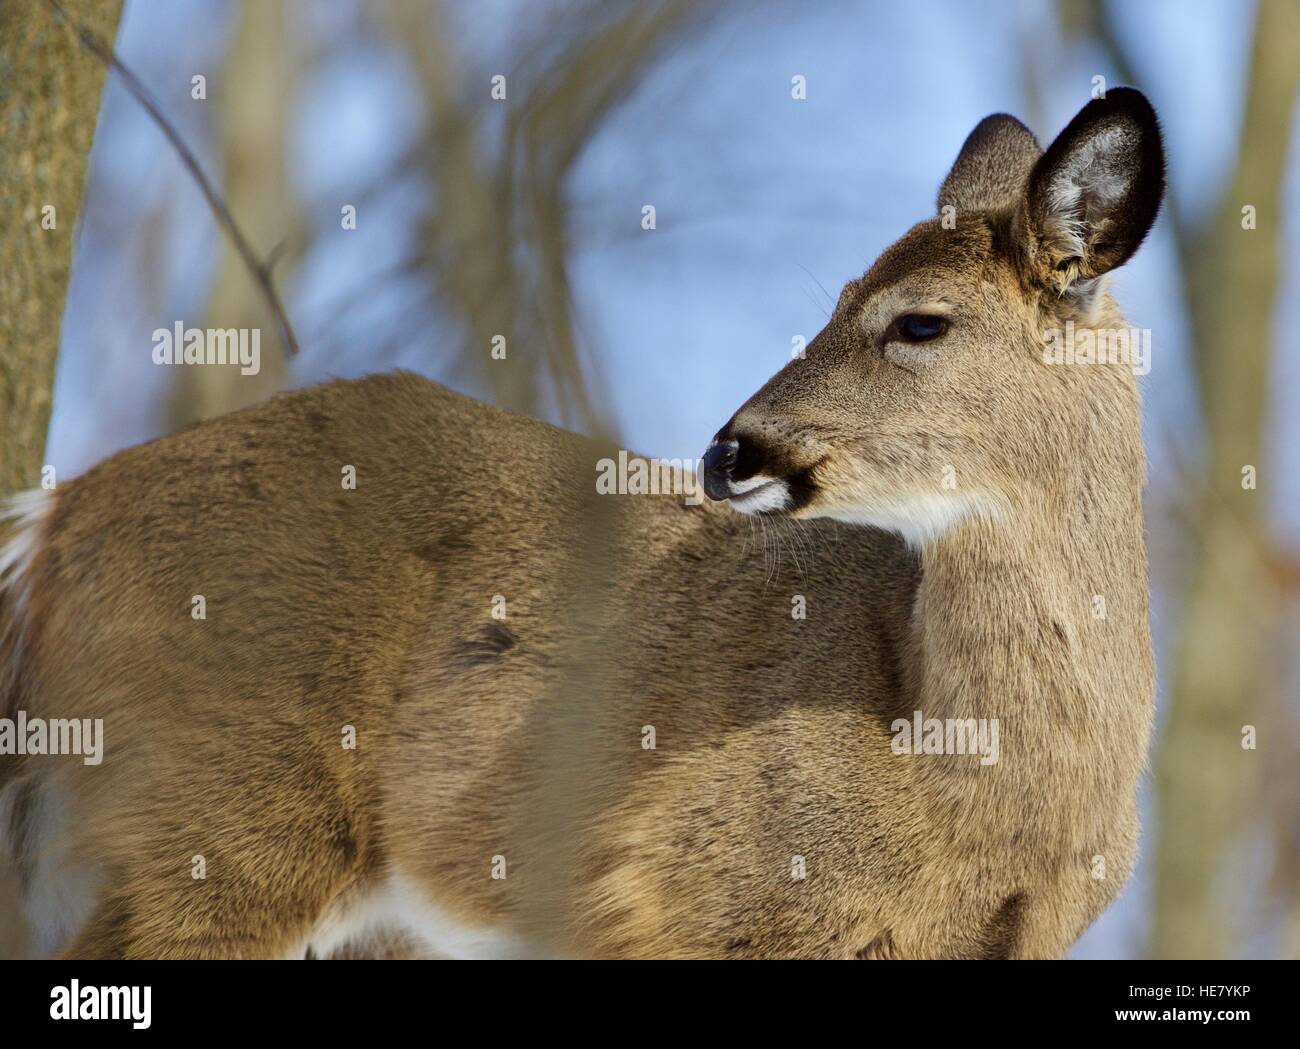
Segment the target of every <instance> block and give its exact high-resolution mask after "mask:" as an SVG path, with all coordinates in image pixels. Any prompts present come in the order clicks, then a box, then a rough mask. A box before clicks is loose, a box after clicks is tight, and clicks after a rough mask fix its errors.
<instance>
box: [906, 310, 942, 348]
mask: <svg viewBox="0 0 1300 1049" xmlns="http://www.w3.org/2000/svg"><path fill="white" fill-rule="evenodd" d="M947 330H948V319H947V318H946V317H936V316H933V315H932V314H928V313H908V314H905V315H903V316H902V317H899V318H898V320H896V321H895V322H894V331H895V332H897V333H898V337H899V338H900V339H901V340H902V341H903V342H929V341H930V340H931V339H937V338H938V337H939V336H940V335H942V334H943V333H944V332H946V331H947Z"/></svg>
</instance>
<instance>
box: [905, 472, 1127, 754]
mask: <svg viewBox="0 0 1300 1049" xmlns="http://www.w3.org/2000/svg"><path fill="white" fill-rule="evenodd" d="M1082 490H1083V491H1091V490H1096V489H1093V488H1092V487H1091V486H1084V487H1083V489H1082ZM1132 495H1133V497H1132V498H1131V499H1118V500H1113V502H1112V503H1111V504H1110V505H1109V506H1106V507H1103V506H1101V505H1097V504H1095V503H1089V502H1087V501H1086V500H1085V501H1080V500H1078V499H1077V498H1076V499H1075V500H1064V499H1049V498H1044V499H1042V500H1040V501H1039V503H1038V504H1037V505H1034V506H1022V507H1018V508H1017V512H1016V513H1014V514H1008V515H1005V516H1004V518H1003V519H1002V520H999V521H989V520H984V519H981V520H976V521H970V522H968V523H966V524H964V525H962V526H960V527H958V528H956V529H954V530H953V531H951V532H950V533H948V534H947V535H945V536H943V537H941V538H940V539H938V540H936V541H935V542H933V543H932V544H931V545H930V546H928V547H927V548H926V549H925V551H924V552H923V555H922V569H923V578H922V582H921V584H920V587H919V589H918V591H917V597H916V603H915V606H914V609H913V619H912V639H913V644H914V646H915V652H914V655H915V660H914V664H913V666H914V672H916V673H917V674H918V675H919V676H918V678H917V679H916V682H915V684H916V686H917V690H916V695H917V697H918V705H919V706H920V707H921V708H922V710H923V713H924V716H925V717H927V718H929V717H933V718H937V719H941V720H942V719H948V718H954V719H958V718H960V719H965V718H977V719H993V718H997V719H999V722H1000V727H1001V730H1002V739H1003V741H1004V742H1005V743H1008V744H1011V745H1012V746H1013V747H1015V748H1017V749H1020V748H1023V749H1024V751H1025V753H1024V754H1023V755H1020V757H1021V758H1023V757H1026V756H1030V757H1031V758H1032V759H1033V760H1032V761H1020V762H1019V763H1020V764H1022V765H1025V766H1027V765H1030V764H1033V763H1034V762H1041V761H1051V760H1053V759H1054V758H1056V757H1059V751H1060V750H1061V748H1062V744H1068V749H1071V750H1072V751H1074V750H1076V749H1077V748H1083V749H1087V750H1090V751H1092V750H1095V749H1096V748H1097V747H1106V746H1110V745H1111V741H1110V737H1111V736H1112V734H1116V733H1129V734H1130V735H1134V736H1140V737H1141V738H1142V739H1143V740H1144V739H1145V731H1144V729H1143V725H1144V724H1145V723H1146V718H1147V716H1148V714H1149V711H1148V710H1147V709H1145V708H1146V704H1144V703H1143V702H1142V700H1143V698H1144V694H1145V696H1147V697H1149V693H1150V691H1151V654H1150V635H1149V627H1148V622H1147V593H1146V583H1147V574H1146V556H1145V549H1144V545H1143V539H1142V525H1141V507H1140V494H1139V492H1138V491H1137V486H1134V492H1133V493H1132ZM1071 504H1073V505H1074V507H1075V509H1074V510H1073V511H1072V512H1060V511H1059V508H1060V507H1062V506H1068V505H1071ZM1054 508H1055V509H1057V512H1055V513H1053V512H1051V510H1052V509H1054ZM1126 705H1127V706H1126ZM1048 745H1050V746H1048Z"/></svg>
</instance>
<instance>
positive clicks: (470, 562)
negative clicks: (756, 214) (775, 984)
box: [0, 88, 1165, 959]
mask: <svg viewBox="0 0 1300 1049" xmlns="http://www.w3.org/2000/svg"><path fill="white" fill-rule="evenodd" d="M1163 158H1164V154H1163V148H1162V144H1161V134H1160V129H1159V126H1158V123H1157V119H1156V115H1155V113H1154V111H1153V109H1152V107H1151V105H1150V104H1149V102H1148V101H1147V100H1146V98H1145V97H1144V96H1143V95H1142V94H1141V93H1140V92H1138V91H1136V90H1134V89H1130V88H1117V89H1112V90H1110V91H1109V92H1107V93H1106V94H1105V95H1104V97H1097V98H1093V99H1091V100H1090V101H1088V102H1087V104H1086V105H1085V106H1083V108H1082V109H1081V110H1080V111H1079V112H1078V114H1077V115H1076V116H1075V117H1074V119H1073V120H1071V122H1070V123H1069V124H1068V125H1067V126H1066V127H1065V129H1064V130H1063V131H1062V132H1061V133H1060V135H1059V136H1058V137H1057V138H1056V139H1055V140H1054V141H1053V142H1052V143H1051V144H1050V145H1049V146H1048V148H1047V149H1046V150H1044V149H1042V148H1041V146H1040V145H1039V144H1038V142H1037V140H1036V139H1035V137H1034V135H1033V134H1032V133H1031V132H1030V131H1029V129H1028V128H1026V127H1025V125H1024V124H1022V123H1021V122H1020V121H1018V120H1017V119H1015V118H1014V117H1011V116H1008V115H1005V114H997V115H993V116H990V117H988V118H986V119H984V120H983V121H982V122H980V123H979V124H978V125H977V126H976V127H975V129H974V130H973V131H972V132H971V134H970V136H969V137H968V138H967V139H966V141H965V143H964V145H963V146H962V147H961V150H960V152H959V154H958V155H957V158H956V161H955V162H954V164H953V166H952V168H951V170H950V172H949V173H948V175H947V176H946V178H945V179H944V181H943V183H942V186H941V188H940V189H939V193H938V201H937V203H938V207H937V209H936V214H935V215H934V216H932V217H930V218H928V219H925V220H924V221H921V222H920V223H919V224H917V225H915V226H913V227H912V228H911V229H910V230H909V231H908V232H907V233H905V234H904V235H903V236H902V237H901V239H899V240H898V241H897V242H895V243H894V244H893V245H892V246H891V247H889V248H888V249H887V250H885V251H884V253H883V254H882V255H881V256H880V257H879V259H878V260H877V261H876V262H875V263H874V264H873V265H872V266H871V267H870V269H869V270H867V272H866V273H865V274H864V275H863V276H861V277H859V278H856V279H853V280H850V281H849V282H848V283H847V284H846V285H845V287H844V289H843V291H842V293H841V294H840V296H839V301H838V303H837V305H836V306H835V309H834V312H833V314H832V315H831V317H830V319H829V320H828V321H827V323H826V325H825V327H824V329H823V330H822V331H821V332H820V333H819V334H818V335H817V336H816V337H815V338H814V339H813V340H812V341H811V342H810V343H809V344H808V345H807V347H806V350H805V352H804V353H803V354H802V355H800V356H797V357H795V358H794V359H792V360H790V361H789V362H788V363H787V364H785V366H784V367H783V368H782V369H781V370H780V371H779V372H778V373H777V374H776V375H775V376H774V377H773V378H772V379H771V380H770V381H768V382H767V383H766V385H764V386H763V387H762V388H761V389H759V390H758V391H757V392H756V393H755V394H754V395H753V396H752V397H750V399H749V400H748V401H746V402H745V403H744V404H743V405H742V406H741V407H740V408H739V410H737V411H736V412H735V414H734V415H732V416H731V418H730V420H729V421H728V422H727V423H726V424H725V425H724V426H723V427H722V428H721V430H720V431H718V433H717V436H716V437H715V438H714V439H713V441H712V443H711V444H710V446H709V447H708V449H707V450H706V451H705V453H704V455H703V457H702V460H701V464H700V468H699V475H698V476H699V477H700V478H701V480H702V484H703V488H704V492H705V494H707V496H708V497H709V498H708V499H707V500H706V499H700V500H697V501H695V502H691V501H690V500H685V499H683V498H681V496H680V493H673V492H667V493H664V492H661V493H659V494H656V495H641V496H634V495H621V496H619V495H615V496H611V495H606V494H601V493H598V492H596V491H595V487H594V485H593V477H594V476H595V474H596V470H597V465H596V464H597V463H598V462H599V461H600V460H601V459H602V458H604V457H607V456H608V454H609V452H610V449H609V444H610V442H608V441H602V440H600V439H592V438H588V437H583V436H579V435H576V434H573V433H569V432H566V431H564V430H561V429H558V428H555V427H552V426H550V425H548V424H546V423H543V422H540V421H537V420H533V419H530V418H525V417H522V416H518V415H514V414H510V413H507V412H505V411H502V410H500V409H498V408H496V407H493V406H490V405H487V404H484V403H480V402H478V401H475V400H471V399H469V398H467V397H464V396H462V395H460V394H457V393H454V392H452V391H450V390H448V389H446V388H444V387H442V386H439V385H437V384H435V383H433V382H431V381H429V380H427V379H424V378H421V377H419V376H417V375H414V374H411V373H406V372H397V373H392V374H379V375H373V376H370V377H367V378H364V379H360V380H354V381H333V382H329V383H326V384H323V385H319V386H315V387H311V388H308V389H303V390H299V391H295V392H290V393H286V394H283V395H280V396H278V397H275V398H274V399H271V400H269V401H267V402H265V403H262V404H259V405H256V406H253V407H251V408H248V409H245V410H242V411H238V412H235V413H233V414H229V415H225V416H222V417H219V418H215V419H211V420H208V421H205V422H203V423H201V424H199V425H197V426H195V427H193V428H191V429H188V430H186V431H183V432H180V433H176V434H173V435H170V436H167V437H165V438H162V439H159V440H156V441H153V442H151V443H147V444H144V445H141V446H138V447H135V448H131V449H127V450H125V451H122V452H120V453H118V454H116V455H113V456H112V457H111V458H108V459H107V460H106V461H103V462H101V463H100V464H98V465H96V466H94V467H93V468H91V469H89V470H88V471H87V472H85V473H83V474H81V475H80V476H78V477H75V478H73V479H71V480H68V481H64V482H61V483H60V484H59V485H58V486H57V488H55V489H54V490H50V491H44V490H41V491H36V492H33V493H27V494H25V495H22V496H20V497H19V498H18V499H16V500H15V501H14V502H13V503H12V504H11V506H10V510H9V517H10V529H9V538H8V541H7V545H6V547H5V553H4V555H3V559H2V560H0V566H2V568H0V571H2V573H3V590H2V592H0V638H3V646H4V647H3V678H2V679H0V680H2V681H3V703H2V707H3V713H4V715H5V718H6V719H7V723H8V724H9V725H10V729H9V740H10V743H9V745H8V746H6V745H4V736H3V734H0V750H2V751H3V755H0V777H2V782H3V791H4V821H5V822H4V827H5V839H6V844H7V846H8V848H9V849H10V851H11V853H12V855H13V857H14V862H15V864H16V868H17V870H18V872H19V874H20V879H21V884H22V886H23V896H24V907H25V908H26V913H27V915H28V919H29V921H30V924H31V927H32V930H33V940H34V946H33V950H34V951H35V953H38V954H42V955H50V956H57V957H64V958H77V959H81V958H264V957H283V958H294V957H327V956H336V955H339V954H343V955H349V954H350V955H353V956H355V954H356V953H357V952H358V951H361V952H362V953H365V950H367V949H368V948H362V947H359V946H358V945H360V944H366V943H370V944H380V945H382V944H383V943H384V942H386V939H385V938H386V937H392V938H395V939H396V940H397V941H399V942H401V943H402V944H404V945H405V946H403V948H402V953H414V954H419V955H421V956H444V957H480V956H489V957H592V958H735V959H741V958H820V959H834V958H841V959H891V958H971V959H1003V958H1055V957H1060V956H1062V955H1063V954H1065V953H1066V952H1067V951H1068V950H1069V949H1070V947H1071V945H1072V944H1073V943H1074V942H1075V941H1076V940H1077V939H1078V937H1079V936H1080V935H1081V934H1082V933H1083V931H1084V930H1085V929H1087V928H1088V926H1089V925H1090V924H1091V923H1092V922H1093V921H1094V920H1095V919H1096V918H1097V917H1098V916H1099V915H1100V914H1101V913H1102V912H1103V911H1104V910H1105V909H1106V908H1107V906H1108V905H1109V904H1110V903H1111V901H1112V900H1113V899H1114V898H1115V897H1116V895H1117V894H1118V893H1119V891H1120V890H1121V888H1122V887H1123V885H1124V884H1125V882H1126V880H1127V879H1128V877H1129V875H1130V873H1131V872H1132V870H1133V868H1134V866H1135V863H1136V858H1137V854H1138V842H1139V820H1138V812H1137V792H1138V789H1139V786H1140V783H1141V779H1142V776H1143V773H1144V766H1145V761H1146V750H1147V744H1148V739H1149V736H1150V733H1151V728H1152V720H1153V710H1154V691H1155V676H1154V657H1153V653H1152V645H1151V635H1150V627H1149V612H1148V580H1147V561H1146V553H1145V538H1144V532H1143V517H1142V491H1143V486H1144V481H1145V465H1144V456H1143V447H1142V438H1141V433H1140V427H1139V411H1140V398H1139V390H1138V385H1137V382H1136V378H1135V375H1134V370H1133V369H1132V368H1130V367H1126V366H1125V365H1124V363H1123V362H1122V361H1112V360H1097V361H1093V362H1090V363H1089V362H1081V361H1073V362H1071V363H1069V364H1062V363H1059V362H1058V363H1053V362H1051V361H1049V360H1047V359H1046V358H1045V356H1044V345H1045V341H1046V339H1047V335H1046V333H1048V332H1049V331H1057V330H1060V329H1063V328H1065V326H1066V325H1067V324H1072V326H1073V328H1074V330H1076V331H1099V330H1102V329H1120V328H1123V327H1124V323H1123V321H1122V318H1121V315H1120V311H1119V307H1118V306H1117V304H1116V302H1115V300H1114V298H1113V297H1112V295H1111V293H1110V291H1109V276H1108V275H1109V273H1110V271H1112V270H1114V269H1115V268H1116V267H1118V266H1120V265H1122V264H1123V263H1124V262H1126V261H1127V260H1128V259H1129V258H1130V257H1131V256H1132V255H1133V254H1134V252H1135V251H1136V250H1137V248H1138V247H1139V245H1140V244H1141V242H1142V241H1143V239H1144V238H1145V237H1146V235H1147V233H1148V232H1149V230H1150V229H1151V227H1152V225H1153V223H1154V222H1155V219H1156V215H1157V212H1158V210H1159V207H1160V203H1161V199H1162V196H1163V192H1164V178H1165V176H1164V159H1163ZM349 470H351V471H352V477H353V483H352V484H350V485H349V484H346V483H342V482H341V480H340V478H341V476H346V475H347V473H348V471H349ZM755 525H758V526H760V527H761V528H763V529H769V528H770V529H778V528H779V529H782V530H783V533H788V536H787V538H788V540H789V541H790V542H791V544H792V548H791V553H792V554H794V555H796V557H797V559H798V561H799V565H798V568H797V569H794V568H793V566H791V569H792V570H791V572H790V573H789V574H787V575H786V576H785V577H784V578H782V577H781V576H780V575H779V574H778V575H777V576H776V577H775V578H774V576H773V573H772V566H771V564H770V563H769V559H768V557H767V550H766V548H765V547H764V548H763V549H760V548H759V544H758V543H757V542H756V541H755V539H754V529H755ZM800 555H801V556H800ZM200 598H201V602H200V601H199V600H198V599H200ZM200 604H201V606H202V610H203V611H202V614H199V613H198V612H197V611H196V610H197V609H198V608H199V607H200ZM797 609H802V612H797V611H796V610H797ZM19 715H21V716H22V718H24V719H25V721H26V723H27V724H29V725H30V724H32V723H35V720H36V719H41V718H44V719H58V718H87V719H90V718H93V719H101V720H102V724H103V739H102V757H101V759H100V760H98V761H95V762H93V763H92V762H90V761H88V760H87V759H85V758H83V757H79V756H77V755H73V754H54V753H41V752H40V747H35V748H32V747H28V748H27V750H26V752H24V750H23V747H22V746H17V747H15V746H14V745H13V744H14V738H15V735H16V727H17V724H18V720H17V719H18V718H19ZM936 725H937V726H938V728H937V729H934V730H932V726H936ZM954 725H955V726H957V728H958V732H957V734H956V736H954V733H953V726H954ZM985 726H996V747H993V748H990V747H989V746H986V745H984V744H987V743H989V742H990V741H991V740H992V739H993V738H994V735H995V734H994V733H993V732H987V733H986V732H984V731H983V729H984V727H985ZM977 729H978V731H977ZM963 730H969V731H968V732H964V731H963ZM971 733H974V734H971ZM963 735H965V736H966V742H967V743H968V744H970V745H965V746H964V745H963ZM977 737H978V739H979V740H980V741H981V744H980V746H979V747H978V748H977V747H975V745H974V741H975V739H976V738H977ZM33 749H34V750H36V751H37V752H35V753H33V752H32V751H33ZM375 950H382V946H381V947H376V948H375Z"/></svg>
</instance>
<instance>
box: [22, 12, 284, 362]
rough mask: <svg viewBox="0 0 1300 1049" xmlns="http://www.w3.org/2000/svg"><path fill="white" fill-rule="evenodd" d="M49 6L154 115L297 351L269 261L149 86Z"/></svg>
mask: <svg viewBox="0 0 1300 1049" xmlns="http://www.w3.org/2000/svg"><path fill="white" fill-rule="evenodd" d="M45 3H46V6H48V7H49V8H50V9H51V10H52V11H54V13H55V14H57V15H58V16H59V17H60V18H62V19H63V20H64V21H65V22H66V23H67V24H68V25H69V26H70V27H71V28H72V30H73V32H75V33H76V34H77V36H78V37H80V39H81V43H82V46H84V47H85V48H86V50H88V51H89V52H91V54H93V55H95V57H96V58H98V59H99V60H100V61H101V62H103V63H104V64H105V65H106V66H107V67H108V68H109V69H111V70H113V71H114V72H115V73H117V75H118V76H120V77H121V78H122V83H123V84H124V85H125V86H126V89H127V90H128V91H129V92H130V93H131V95H132V97H133V98H134V99H135V100H136V101H137V102H139V103H140V105H141V106H142V107H143V108H144V110H145V111H146V112H147V113H148V114H149V115H150V116H151V117H152V118H153V121H154V123H155V124H157V125H158V130H159V131H161V132H162V133H163V135H164V136H165V137H166V138H167V141H168V142H170V143H171V144H172V148H173V149H175V150H176V153H177V155H178V156H179V157H180V158H181V163H183V164H184V165H185V167H186V168H188V169H189V172H190V174H191V175H192V176H194V181H195V182H196V183H198V186H199V189H200V190H202V192H203V196H204V197H205V198H206V199H207V202H208V206H209V207H210V208H211V209H212V214H213V215H214V216H215V217H216V220H217V222H218V223H220V224H221V226H222V227H223V228H224V229H225V231H226V233H227V235H228V236H229V237H230V241H231V243H232V244H234V246H235V250H236V251H237V252H238V253H239V257H240V258H241V259H243V261H244V265H245V266H247V267H248V271H249V273H251V274H252V277H253V282H254V283H255V284H256V285H257V286H258V288H259V289H260V290H261V292H262V295H263V296H264V297H265V298H266V302H267V305H268V306H270V308H271V312H272V313H274V314H275V319H276V322H277V323H278V324H279V326H280V339H281V341H282V342H283V343H284V349H285V353H286V354H287V355H288V356H290V357H292V356H294V355H295V354H296V353H297V352H298V340H297V339H296V338H295V337H294V334H293V326H292V325H291V324H290V323H289V317H288V315H287V314H286V313H285V311H284V306H283V304H282V303H281V302H280V297H279V295H277V294H276V291H275V284H274V282H273V281H272V280H271V263H265V264H264V263H262V262H259V261H258V259H257V255H256V253H254V251H253V248H252V246H251V245H250V244H249V242H248V238H247V237H245V236H244V234H243V231H242V230H241V229H240V228H239V225H238V223H236V222H235V217H234V215H232V214H231V213H230V208H228V207H227V206H226V203H225V201H223V200H222V199H221V197H220V196H218V195H217V191H216V190H215V189H213V188H212V183H211V182H209V181H208V179H207V176H206V175H204V174H203V169H202V168H200V167H199V162H198V158H197V157H195V155H194V153H193V151H192V150H191V149H190V148H189V146H187V145H186V144H185V142H184V141H183V140H182V139H181V136H180V133H179V132H178V131H177V130H176V128H175V126H174V125H172V124H171V122H170V121H168V119H167V118H166V117H165V116H163V114H162V110H160V109H159V108H158V104H157V103H156V102H155V101H154V100H153V96H151V95H150V94H149V90H148V88H146V87H145V86H144V84H142V83H141V82H140V78H139V77H137V76H136V75H135V74H134V73H133V72H131V70H130V69H128V68H127V67H126V65H125V64H123V62H122V60H121V59H120V58H118V57H117V53H116V52H115V51H114V50H113V49H112V48H111V47H109V46H108V45H107V44H105V43H104V42H103V41H102V40H100V39H99V38H98V37H96V36H95V34H94V33H92V32H91V31H90V30H89V29H87V28H86V27H85V26H83V25H82V24H81V23H80V22H79V21H78V20H77V19H76V18H75V17H74V16H73V15H71V14H70V13H69V12H68V11H67V9H66V8H65V7H64V6H63V4H62V3H61V2H60V0H45Z"/></svg>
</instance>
